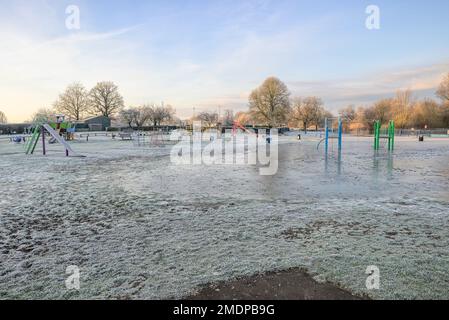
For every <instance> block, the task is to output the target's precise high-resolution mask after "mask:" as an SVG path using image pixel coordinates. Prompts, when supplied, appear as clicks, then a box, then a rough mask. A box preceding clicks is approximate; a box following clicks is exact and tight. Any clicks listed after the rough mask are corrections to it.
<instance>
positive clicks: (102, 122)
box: [75, 116, 111, 131]
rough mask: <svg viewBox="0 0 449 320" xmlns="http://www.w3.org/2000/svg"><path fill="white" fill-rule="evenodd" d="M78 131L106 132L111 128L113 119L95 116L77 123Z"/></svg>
mask: <svg viewBox="0 0 449 320" xmlns="http://www.w3.org/2000/svg"><path fill="white" fill-rule="evenodd" d="M75 124H76V131H105V130H107V129H108V128H110V127H111V119H110V118H108V117H105V116H95V117H90V118H86V119H84V120H79V121H76V122H75Z"/></svg>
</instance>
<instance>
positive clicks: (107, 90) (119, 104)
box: [89, 81, 124, 117]
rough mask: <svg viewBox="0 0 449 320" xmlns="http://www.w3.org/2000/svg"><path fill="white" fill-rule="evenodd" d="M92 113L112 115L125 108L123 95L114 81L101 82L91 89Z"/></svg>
mask: <svg viewBox="0 0 449 320" xmlns="http://www.w3.org/2000/svg"><path fill="white" fill-rule="evenodd" d="M89 99H90V108H89V109H90V110H89V111H90V113H92V114H95V115H103V116H105V117H111V116H113V115H114V114H116V113H117V112H118V111H119V110H120V109H122V108H123V106H124V102H123V97H122V96H121V95H120V93H119V91H118V87H117V86H116V85H115V84H114V83H113V82H109V81H108V82H99V83H97V85H96V86H95V87H94V88H92V90H90V93H89Z"/></svg>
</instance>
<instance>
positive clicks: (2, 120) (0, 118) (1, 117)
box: [0, 111, 8, 124]
mask: <svg viewBox="0 0 449 320" xmlns="http://www.w3.org/2000/svg"><path fill="white" fill-rule="evenodd" d="M7 122H8V119H7V118H6V115H5V114H4V113H3V112H2V111H0V124H4V123H7Z"/></svg>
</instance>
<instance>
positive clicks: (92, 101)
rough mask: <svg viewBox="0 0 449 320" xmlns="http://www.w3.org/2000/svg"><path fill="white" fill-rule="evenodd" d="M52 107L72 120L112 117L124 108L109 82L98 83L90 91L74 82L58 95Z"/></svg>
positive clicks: (114, 88)
mask: <svg viewBox="0 0 449 320" xmlns="http://www.w3.org/2000/svg"><path fill="white" fill-rule="evenodd" d="M53 107H54V109H55V111H56V112H59V113H63V114H65V115H67V116H68V117H70V118H71V119H72V120H81V119H82V118H83V117H85V116H86V115H92V116H95V115H103V116H105V117H112V116H113V115H115V114H117V113H118V112H119V111H120V109H122V108H123V107H124V100H123V97H122V96H121V94H120V93H119V90H118V87H117V85H115V84H114V83H113V82H111V81H104V82H98V83H97V84H96V85H95V86H94V87H93V88H92V89H91V90H90V91H87V90H86V88H85V87H84V86H83V85H82V84H81V83H79V82H75V83H73V84H71V85H69V86H68V87H67V88H66V90H65V91H64V92H63V93H61V94H60V95H59V98H58V100H56V102H55V103H54V105H53Z"/></svg>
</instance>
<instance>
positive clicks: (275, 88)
mask: <svg viewBox="0 0 449 320" xmlns="http://www.w3.org/2000/svg"><path fill="white" fill-rule="evenodd" d="M289 97H290V92H289V91H288V88H287V86H286V85H285V84H284V83H283V82H282V81H281V80H279V79H278V78H275V77H270V78H268V79H266V80H265V81H264V83H263V84H262V85H261V86H260V87H258V88H257V89H255V90H254V91H253V92H252V93H251V94H250V96H249V109H250V112H251V114H252V115H253V116H254V118H255V119H256V120H258V121H261V122H263V123H265V124H267V125H269V126H270V127H273V126H278V125H280V124H283V123H286V122H287V116H288V114H289V113H290V99H289Z"/></svg>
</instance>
